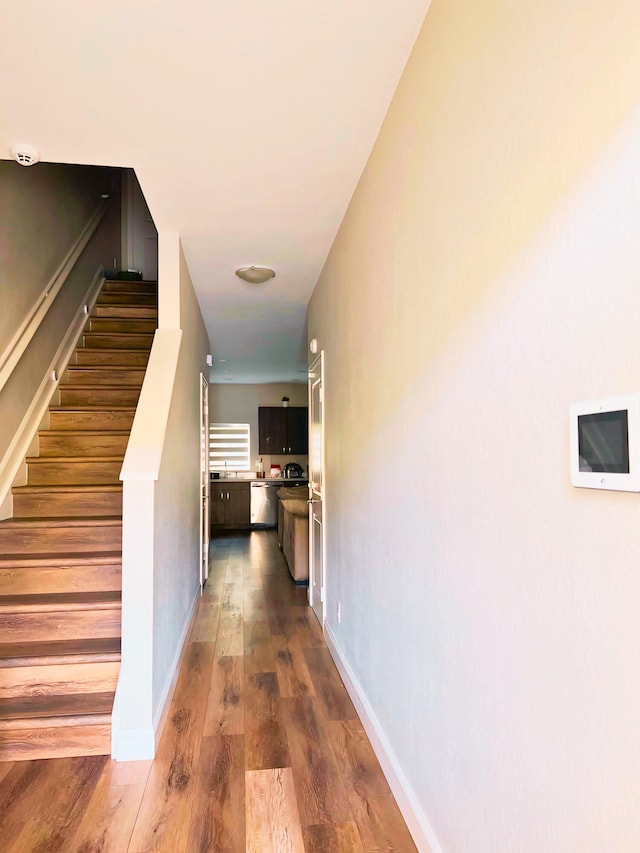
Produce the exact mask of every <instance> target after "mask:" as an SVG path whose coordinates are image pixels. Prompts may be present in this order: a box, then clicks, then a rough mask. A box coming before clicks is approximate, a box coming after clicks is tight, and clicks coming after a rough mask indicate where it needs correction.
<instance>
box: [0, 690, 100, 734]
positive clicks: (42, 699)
mask: <svg viewBox="0 0 640 853" xmlns="http://www.w3.org/2000/svg"><path fill="white" fill-rule="evenodd" d="M113 699H114V693H77V694H74V693H70V694H66V695H61V696H56V695H53V696H47V695H39V696H25V697H22V696H20V697H16V698H11V699H0V725H2V723H9V722H10V721H17V720H20V721H21V722H22V721H26V720H30V719H42V718H46V719H48V720H49V724H50V725H55V722H54V721H55V720H57V719H59V718H74V719H75V718H86V717H98V718H105V719H104V720H103V719H100V720H99V722H110V721H111V711H112V709H113ZM65 722H66V721H65ZM95 722H98V720H96V721H95ZM13 727H14V726H12V728H13Z"/></svg>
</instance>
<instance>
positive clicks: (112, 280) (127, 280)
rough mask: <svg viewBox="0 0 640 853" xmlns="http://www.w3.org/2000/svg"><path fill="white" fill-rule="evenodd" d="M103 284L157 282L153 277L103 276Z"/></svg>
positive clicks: (156, 284)
mask: <svg viewBox="0 0 640 853" xmlns="http://www.w3.org/2000/svg"><path fill="white" fill-rule="evenodd" d="M104 283H105V284H155V286H156V287H157V286H158V282H157V281H156V279H155V278H105V280H104Z"/></svg>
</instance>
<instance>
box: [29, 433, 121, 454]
mask: <svg viewBox="0 0 640 853" xmlns="http://www.w3.org/2000/svg"><path fill="white" fill-rule="evenodd" d="M130 433H131V430H130V429H41V430H38V435H40V436H42V435H55V436H59V437H60V438H69V436H74V435H88V436H98V435H109V436H112V435H129V434H130ZM47 458H48V459H50V458H51V457H50V456H49V457H47Z"/></svg>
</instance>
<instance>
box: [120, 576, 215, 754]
mask: <svg viewBox="0 0 640 853" xmlns="http://www.w3.org/2000/svg"><path fill="white" fill-rule="evenodd" d="M199 601H200V587H199V586H198V589H197V590H196V594H195V596H194V599H193V603H192V605H191V607H190V608H189V613H188V615H187V618H186V620H185V625H184V628H183V631H182V634H181V636H180V642H179V643H178V648H177V649H176V653H175V655H174V658H173V661H172V664H171V668H170V669H169V673H168V675H167V679H166V682H165V685H164V688H163V690H162V698H161V700H160V702H159V703H158V708H157V710H156V712H155V714H154V717H153V724H152V725H151V726H149V728H142V729H122V728H120V726H119V713H118V693H117V691H116V700H115V703H114V705H113V714H112V717H111V757H112V758H114V759H115V760H116V761H149V760H151V759H153V758H155V757H156V749H157V747H158V743H159V741H160V737H161V735H162V730H163V728H164V724H165V722H166V719H167V716H168V714H169V708H170V707H171V700H172V699H173V693H174V690H175V688H176V684H177V681H178V676H179V675H180V667H181V666H182V661H183V659H184V654H185V652H186V650H187V641H188V639H189V634H190V633H191V626H192V624H193V619H194V617H195V615H196V609H197V606H198V602H199Z"/></svg>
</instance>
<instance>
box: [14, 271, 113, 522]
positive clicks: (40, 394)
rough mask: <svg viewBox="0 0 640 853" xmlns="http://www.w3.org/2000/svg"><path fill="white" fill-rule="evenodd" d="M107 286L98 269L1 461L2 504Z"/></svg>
mask: <svg viewBox="0 0 640 853" xmlns="http://www.w3.org/2000/svg"><path fill="white" fill-rule="evenodd" d="M103 282H104V269H103V268H102V266H100V267H98V269H97V271H96V274H95V275H94V277H93V281H92V282H91V284H90V285H89V288H88V290H87V292H86V294H85V297H84V299H83V300H82V303H81V305H80V306H79V308H78V310H77V311H76V313H75V316H74V318H73V320H72V321H71V325H70V326H69V328H68V330H67V333H66V334H65V336H64V338H63V339H62V342H61V344H60V346H59V347H58V349H57V351H56V354H55V355H54V357H53V359H52V361H51V364H50V365H49V366H48V368H47V371H46V373H45V375H44V376H43V378H42V381H41V383H40V386H39V388H38V390H37V391H36V393H35V395H34V397H33V400H32V402H31V405H30V406H29V408H28V409H27V411H26V412H25V415H24V417H23V418H22V422H21V423H20V426H19V427H18V429H17V431H16V434H15V435H14V437H13V440H12V442H11V444H10V445H9V447H8V448H7V452H6V453H5V455H4V457H3V458H2V460H0V504H3V503H4V502H5V499H6V498H7V496H8V494H9V492H10V489H11V486H12V485H13V481H14V479H15V477H16V475H17V474H18V471H19V470H20V465H22V464H23V463H24V457H25V456H26V455H27V452H28V450H29V445H30V444H31V442H32V441H33V438H34V435H35V434H36V431H37V429H38V426H39V424H40V422H41V421H42V418H43V417H44V415H45V413H46V411H47V409H48V407H49V402H50V400H51V397H52V396H53V393H54V391H55V390H56V389H57V387H58V382H59V380H60V377H61V376H62V374H63V372H64V371H65V370H66V367H67V364H68V363H69V360H70V359H71V356H72V355H73V351H74V349H75V348H76V344H77V342H78V338H79V337H80V335H81V334H82V330H83V328H84V325H85V323H86V322H87V317H88V314H90V313H91V309H92V308H93V305H94V303H95V301H96V299H97V298H98V294H99V292H100V288H101V287H102V284H103ZM85 305H86V306H87V310H88V313H85V309H84V306H85ZM54 370H55V371H56V374H57V377H58V379H57V380H55V381H54V380H53V379H52V372H53V371H54ZM5 506H6V504H5ZM9 510H10V507H7V511H9Z"/></svg>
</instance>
